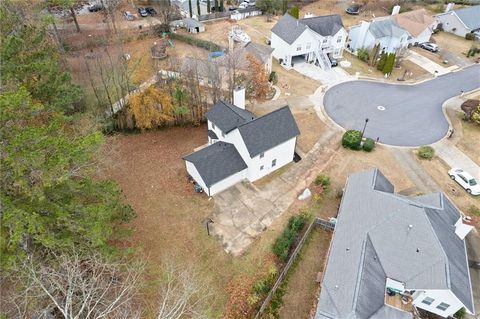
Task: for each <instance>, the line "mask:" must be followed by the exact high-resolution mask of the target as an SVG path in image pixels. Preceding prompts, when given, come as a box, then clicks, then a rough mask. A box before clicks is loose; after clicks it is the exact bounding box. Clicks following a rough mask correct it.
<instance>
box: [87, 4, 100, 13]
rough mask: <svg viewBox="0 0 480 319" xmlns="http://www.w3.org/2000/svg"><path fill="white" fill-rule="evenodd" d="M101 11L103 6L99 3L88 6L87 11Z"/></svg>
mask: <svg viewBox="0 0 480 319" xmlns="http://www.w3.org/2000/svg"><path fill="white" fill-rule="evenodd" d="M100 10H103V6H102V5H101V4H100V3H96V4H92V5H89V6H88V11H90V12H97V11H100Z"/></svg>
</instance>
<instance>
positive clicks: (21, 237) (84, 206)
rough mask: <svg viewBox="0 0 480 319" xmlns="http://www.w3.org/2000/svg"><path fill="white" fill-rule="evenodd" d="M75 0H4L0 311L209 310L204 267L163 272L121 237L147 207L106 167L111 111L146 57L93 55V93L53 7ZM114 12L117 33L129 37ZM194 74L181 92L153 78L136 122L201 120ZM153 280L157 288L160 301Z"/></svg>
mask: <svg viewBox="0 0 480 319" xmlns="http://www.w3.org/2000/svg"><path fill="white" fill-rule="evenodd" d="M72 3H73V2H72V1H69V0H58V1H57V0H52V1H46V2H31V1H26V0H25V1H3V2H2V4H1V7H0V28H1V30H0V32H1V34H0V36H1V39H2V45H1V47H0V59H1V64H0V74H1V84H0V112H1V113H0V123H1V127H0V142H1V158H0V160H1V162H0V173H1V176H2V178H1V193H0V202H1V205H0V218H1V226H0V227H1V228H0V252H1V258H0V260H1V263H0V271H1V275H0V277H1V279H0V285H1V286H0V289H1V295H2V298H1V305H0V306H1V307H0V317H1V318H72V319H73V318H143V317H146V316H147V317H152V318H165V319H167V318H179V317H181V316H183V315H190V316H192V315H194V316H195V317H204V316H203V313H204V311H205V309H208V306H205V304H206V302H207V300H206V298H207V296H208V293H207V292H206V286H205V285H204V284H202V283H201V282H200V281H198V280H197V277H196V274H195V271H194V270H192V269H189V268H188V267H183V266H181V265H177V264H174V263H172V262H168V261H166V262H165V264H164V265H163V266H162V269H161V271H160V272H155V273H154V274H152V273H151V272H150V270H149V269H148V262H147V258H146V256H145V255H144V254H143V253H142V252H141V251H140V250H138V249H137V247H125V246H122V245H118V243H119V242H122V240H123V239H124V238H126V237H128V236H129V234H130V233H131V230H130V229H129V227H128V222H129V221H131V220H132V219H133V218H135V212H134V211H133V209H132V208H131V207H130V206H129V205H127V204H125V202H126V201H125V199H124V196H123V194H122V191H121V190H120V188H119V186H118V185H117V183H116V182H114V181H112V180H106V179H100V178H98V176H97V173H96V169H97V167H98V166H99V165H100V163H99V160H100V158H101V157H99V156H98V154H99V152H100V151H101V149H102V146H103V145H104V143H105V135H104V134H105V132H109V131H111V124H109V123H111V121H112V117H111V116H110V115H111V114H112V113H111V112H109V110H111V107H112V105H113V103H114V102H115V101H116V99H118V98H119V97H121V96H124V95H127V94H128V93H129V92H130V91H131V90H132V86H133V83H132V80H131V79H130V77H129V75H130V72H129V71H131V69H132V68H134V67H135V66H134V65H130V64H129V61H128V59H125V58H124V57H123V56H122V55H117V56H113V55H110V56H109V54H108V50H107V51H104V52H105V54H104V57H105V56H106V57H107V59H106V60H105V59H97V58H95V57H93V58H85V59H86V60H88V61H87V62H85V63H86V65H87V68H89V72H92V73H94V72H95V73H96V76H92V77H91V80H92V81H93V82H92V83H91V87H92V88H94V91H95V92H94V96H95V98H94V99H93V102H92V100H90V102H88V101H87V99H86V95H87V93H86V92H87V90H88V89H91V88H86V87H84V86H81V85H78V84H75V83H74V82H73V80H72V74H71V72H70V70H69V69H70V66H69V65H68V64H67V63H66V54H65V45H64V44H63V43H62V41H63V40H62V38H61V32H60V31H59V30H58V29H57V27H56V23H55V19H54V17H53V16H52V15H51V14H50V6H53V5H55V6H58V5H61V6H65V7H66V8H70V7H71V6H72ZM114 4H115V1H113V0H112V7H111V8H114ZM109 12H110V11H109V10H106V13H105V14H106V18H107V20H106V21H107V23H109V24H110V25H111V26H112V28H111V31H112V32H111V35H110V36H111V39H110V41H119V42H118V43H120V44H122V43H123V42H122V41H123V40H122V36H121V32H120V30H117V29H116V28H115V18H114V15H113V14H110V13H109ZM108 19H110V20H108ZM77 27H78V25H77ZM117 31H118V32H117ZM185 85H186V84H185V83H183V82H181V80H176V81H174V82H172V84H171V86H169V89H171V90H173V93H170V92H168V93H166V92H167V91H166V90H167V89H166V88H165V86H153V87H151V88H148V89H147V90H146V91H145V92H144V93H142V95H141V96H140V95H139V96H135V97H133V99H132V101H131V103H130V104H131V105H132V107H131V108H129V109H128V111H127V112H132V113H131V114H133V116H134V117H135V118H134V119H135V121H136V122H135V123H136V124H135V125H136V127H139V126H141V128H142V129H148V128H153V127H158V126H161V125H163V123H166V122H168V121H171V120H173V119H175V120H178V116H184V114H186V113H187V112H190V113H189V114H192V115H191V117H189V119H188V121H187V120H185V122H193V120H194V119H195V116H196V117H197V120H198V119H199V118H200V117H201V116H202V115H201V114H202V113H201V112H203V111H202V110H201V109H200V110H198V109H196V111H194V112H200V113H198V114H197V113H195V115H194V114H193V113H191V112H193V111H191V110H190V108H191V107H190V105H199V104H194V103H191V100H190V99H192V98H198V97H195V91H194V90H189V91H188V92H187V90H186V86H185ZM192 92H193V93H192ZM170 96H173V100H174V101H175V102H173V101H171V97H170ZM136 99H137V100H138V99H140V101H136ZM187 101H188V103H187ZM136 102H138V103H136ZM136 105H137V106H136ZM143 106H147V107H152V110H153V111H152V113H155V112H157V113H155V114H152V115H151V116H150V117H148V118H147V119H145V118H142V116H144V114H145V110H143V111H141V112H140V113H138V114H140V115H138V114H137V113H135V112H138V110H137V109H136V107H143ZM161 106H162V107H163V108H162V109H161V108H160V107H161ZM169 107H170V109H169ZM195 107H197V108H198V106H195ZM197 110H198V111H197ZM159 114H160V115H159ZM170 116H171V117H170ZM185 116H186V115H185ZM182 124H184V123H183V122H182ZM147 278H148V279H147ZM152 283H153V284H152ZM146 290H148V291H152V290H153V292H152V293H150V295H152V296H153V298H148V302H147V301H145V300H146V299H145V298H143V294H144V293H145V291H146Z"/></svg>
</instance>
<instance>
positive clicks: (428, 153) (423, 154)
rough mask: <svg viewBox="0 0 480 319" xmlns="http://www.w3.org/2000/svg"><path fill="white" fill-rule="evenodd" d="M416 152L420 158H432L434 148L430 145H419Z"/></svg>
mask: <svg viewBox="0 0 480 319" xmlns="http://www.w3.org/2000/svg"><path fill="white" fill-rule="evenodd" d="M417 154H418V156H419V157H420V158H425V159H432V158H433V156H434V155H435V150H434V149H433V147H431V146H421V147H420V148H419V149H418V153H417Z"/></svg>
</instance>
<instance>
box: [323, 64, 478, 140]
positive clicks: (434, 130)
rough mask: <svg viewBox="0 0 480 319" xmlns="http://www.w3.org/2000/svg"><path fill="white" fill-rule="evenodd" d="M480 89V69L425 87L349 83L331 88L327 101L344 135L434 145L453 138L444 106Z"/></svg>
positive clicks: (462, 72)
mask: <svg viewBox="0 0 480 319" xmlns="http://www.w3.org/2000/svg"><path fill="white" fill-rule="evenodd" d="M479 87H480V65H478V64H477V65H473V66H470V67H467V68H465V69H463V70H461V71H457V72H452V73H449V74H445V75H442V76H438V77H437V78H435V79H433V80H429V81H426V82H423V83H420V84H415V85H406V84H387V83H378V82H373V81H350V82H344V83H341V84H338V85H336V86H333V87H332V88H330V89H329V90H328V91H327V92H326V93H325V97H324V106H325V110H326V112H327V114H328V116H330V118H331V119H332V120H333V121H335V122H336V123H337V124H339V125H340V126H342V127H343V128H345V129H356V130H362V129H363V127H364V124H365V119H367V118H368V119H369V121H368V124H367V126H366V129H365V136H366V137H370V138H373V139H376V138H377V137H378V138H379V140H380V143H384V144H389V145H395V146H411V147H413V146H420V145H427V144H431V143H434V142H436V141H438V140H440V139H441V138H443V137H444V136H445V135H446V134H447V132H448V127H449V126H448V122H447V119H446V118H445V115H444V113H443V111H442V104H443V103H444V102H445V101H446V100H448V99H449V98H451V97H454V96H457V95H460V94H461V92H462V91H465V92H468V91H471V90H474V89H477V88H479Z"/></svg>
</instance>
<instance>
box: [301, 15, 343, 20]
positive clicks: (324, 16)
mask: <svg viewBox="0 0 480 319" xmlns="http://www.w3.org/2000/svg"><path fill="white" fill-rule="evenodd" d="M334 16H338V17H341V16H340V15H339V14H338V13H333V14H327V15H322V16H314V17H308V18H302V19H299V21H302V20H308V19H315V18H326V17H334Z"/></svg>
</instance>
